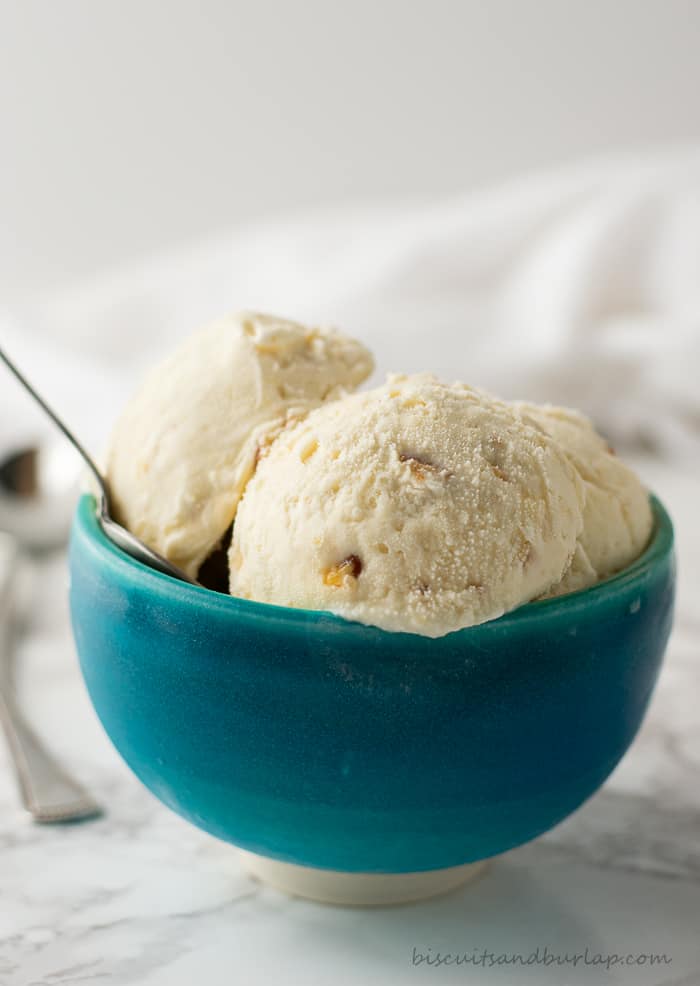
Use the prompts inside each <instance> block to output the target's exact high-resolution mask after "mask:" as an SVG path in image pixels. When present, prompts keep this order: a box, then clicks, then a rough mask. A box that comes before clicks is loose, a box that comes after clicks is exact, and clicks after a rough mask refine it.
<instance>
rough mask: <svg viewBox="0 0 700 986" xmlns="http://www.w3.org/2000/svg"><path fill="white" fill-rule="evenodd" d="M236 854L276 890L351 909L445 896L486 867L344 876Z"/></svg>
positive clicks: (479, 864)
mask: <svg viewBox="0 0 700 986" xmlns="http://www.w3.org/2000/svg"><path fill="white" fill-rule="evenodd" d="M238 854H239V858H240V862H241V864H242V866H243V867H244V869H246V870H247V871H248V872H249V873H251V874H252V875H253V876H254V877H257V878H258V879H259V880H261V881H262V882H263V883H268V884H270V886H271V887H275V888H276V889H277V890H282V891H284V893H287V894H291V896H293V897H308V898H309V899H310V900H317V901H320V902H321V903H323V904H341V905H346V906H352V907H382V906H386V905H387V904H407V903H409V902H411V901H416V900H423V899H425V898H426V897H435V896H437V895H438V894H446V893H447V892H448V891H450V890H454V889H455V888H456V887H459V886H461V885H462V884H463V883H467V882H468V881H469V880H473V879H474V878H475V877H476V876H478V874H479V873H481V872H482V871H483V870H484V868H485V867H486V866H487V865H488V860H479V862H476V863H464V864H463V865H462V866H450V867H448V868H447V869H442V870H425V871H421V872H416V873H346V872H341V871H339V870H320V869H316V868H315V867H312V866H297V865H296V864H294V863H283V862H281V861H280V860H277V859H271V858H270V857H269V856H259V855H258V854H257V853H252V852H247V851H246V850H245V849H239V850H238Z"/></svg>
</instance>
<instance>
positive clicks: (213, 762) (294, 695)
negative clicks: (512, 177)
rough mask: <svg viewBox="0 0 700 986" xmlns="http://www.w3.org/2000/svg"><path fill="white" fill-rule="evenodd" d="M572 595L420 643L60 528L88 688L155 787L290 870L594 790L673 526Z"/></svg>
mask: <svg viewBox="0 0 700 986" xmlns="http://www.w3.org/2000/svg"><path fill="white" fill-rule="evenodd" d="M654 512H655V518H656V520H655V530H654V534H653V537H652V541H651V543H650V545H649V547H648V549H647V550H646V552H645V553H644V555H643V556H642V557H641V558H640V559H639V560H638V561H636V562H635V563H634V564H633V565H631V566H630V567H629V568H628V569H626V570H625V571H624V572H622V573H621V574H620V575H618V576H616V577H614V578H612V579H609V580H608V581H606V582H603V583H600V584H599V585H597V586H594V587H593V588H590V589H587V590H585V591H583V592H578V593H574V594H572V595H569V596H564V597H561V598H558V599H554V600H547V601H543V602H538V603H530V604H529V605H527V606H523V607H521V608H520V609H519V610H517V611H515V612H512V613H509V614H507V615H506V616H503V617H501V618H500V619H498V620H494V621H493V622H491V623H485V624H483V625H481V626H477V627H470V628H468V629H466V630H460V631H458V632H457V633H452V634H449V635H448V636H445V637H442V638H439V639H429V638H427V637H420V636H415V635H412V634H401V633H388V632H386V631H383V630H379V629H376V628H374V627H367V626H362V625H361V624H358V623H350V622H347V621H345V620H342V619H340V618H338V617H334V616H332V615H329V614H327V613H315V612H307V611H305V610H295V609H284V608H280V607H276V606H268V605H264V604H261V603H254V602H249V601H246V600H240V599H235V598H231V597H228V596H225V595H219V594H217V593H215V592H211V591H208V590H206V589H200V588H198V587H193V586H190V585H186V584H184V583H182V582H178V581H175V580H173V579H171V578H169V577H167V576H165V575H161V574H159V573H158V572H155V571H152V570H151V569H148V568H145V567H144V566H143V565H141V564H139V563H138V562H136V561H133V560H132V559H131V558H129V557H127V556H126V555H124V554H123V553H122V552H121V551H120V550H119V549H118V548H115V547H114V546H113V545H112V544H111V543H110V542H109V541H108V540H107V539H106V538H105V537H104V535H103V534H102V532H101V530H100V528H99V526H98V524H97V521H96V518H95V512H94V504H93V501H92V500H91V499H90V498H89V497H84V498H83V500H82V501H81V503H80V505H79V508H78V512H77V515H76V519H75V524H74V528H73V535H72V542H71V553H70V565H71V611H72V619H73V627H74V631H75V639H76V642H77V647H78V653H79V655H80V663H81V666H82V670H83V674H84V676H85V681H86V683H87V687H88V691H89V693H90V696H91V698H92V701H93V703H94V705H95V708H96V710H97V713H98V715H99V717H100V719H101V720H102V723H103V725H104V727H105V729H106V731H107V733H108V734H109V736H110V737H111V739H112V741H113V743H114V745H115V746H116V748H117V750H118V751H119V752H120V753H121V755H122V756H123V757H124V759H125V760H126V762H127V763H128V764H129V766H130V767H131V768H132V770H133V771H134V773H135V774H136V775H137V776H138V777H139V778H140V779H141V780H142V781H143V783H144V784H145V785H146V786H147V787H149V788H150V789H151V791H152V792H153V793H154V794H155V795H156V796H157V797H158V798H160V799H161V800H162V801H163V802H165V804H167V805H169V806H170V807H171V808H172V809H174V810H175V811H177V812H179V813H180V814H181V815H183V816H184V817H185V818H187V819H189V820H190V821H191V822H193V823H194V824H195V825H199V826H200V827H201V828H203V829H206V830H207V831H208V832H211V833H213V834H214V835H216V836H219V837H220V838H222V839H226V840H229V841H230V842H234V843H236V844H237V845H239V846H242V847H244V848H246V849H249V850H252V851H253V852H258V853H263V854H265V855H268V856H272V857H276V858H278V859H282V860H287V861H291V862H295V863H300V864H305V865H309V866H318V867H325V868H330V869H338V870H347V871H355V872H357V871H364V872H381V871H383V872H395V873H396V872H406V871H412V870H426V869H435V868H440V867H445V866H454V865H456V864H459V863H466V862H469V861H471V860H477V859H481V858H484V857H487V856H491V855H494V854H496V853H500V852H502V851H504V850H506V849H509V848H511V847H512V846H516V845H518V844H520V843H522V842H526V841H527V840H528V839H532V838H533V837H534V836H536V835H538V834H539V833H541V832H544V831H546V830H547V829H549V828H551V827H552V826H553V825H556V823H557V822H559V821H560V820H561V819H563V818H565V817H566V816H567V815H568V814H569V813H570V812H572V811H573V810H574V809H575V808H577V807H578V806H579V805H580V804H581V802H582V801H584V800H585V799H586V798H587V797H588V796H589V795H590V794H592V793H593V792H594V791H595V790H596V789H597V788H598V787H599V786H600V785H601V784H602V782H603V781H604V780H605V778H606V777H607V776H608V774H609V773H610V771H611V770H612V769H613V767H614V766H615V765H616V763H617V762H618V761H619V759H620V758H621V757H622V755H623V754H624V752H625V750H626V749H627V747H628V746H629V744H630V742H631V741H632V738H633V737H634V735H635V733H636V731H637V729H638V727H639V725H640V722H641V720H642V717H643V715H644V711H645V709H646V707H647V704H648V702H649V698H650V695H651V692H652V689H653V687H654V682H655V681H656V677H657V674H658V671H659V667H660V664H661V659H662V656H663V652H664V648H665V645H666V641H667V638H668V635H669V631H670V628H671V619H672V610H673V595H674V581H675V569H674V559H673V531H672V527H671V522H670V520H669V518H668V516H667V514H666V512H665V510H664V509H663V507H662V506H661V504H660V503H659V502H658V501H656V500H654Z"/></svg>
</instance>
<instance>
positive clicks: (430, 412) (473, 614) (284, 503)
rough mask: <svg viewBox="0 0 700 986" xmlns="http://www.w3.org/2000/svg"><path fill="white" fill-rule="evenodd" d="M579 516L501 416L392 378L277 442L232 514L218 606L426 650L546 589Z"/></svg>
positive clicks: (524, 432)
mask: <svg viewBox="0 0 700 986" xmlns="http://www.w3.org/2000/svg"><path fill="white" fill-rule="evenodd" d="M583 505H584V495H583V484H582V482H581V480H580V477H579V475H578V473H577V471H576V469H575V468H574V467H573V465H572V464H571V462H570V461H569V459H568V457H567V456H566V455H565V454H564V453H563V452H562V451H561V450H560V448H559V446H558V445H557V443H556V442H554V441H553V440H552V439H551V438H550V437H549V436H548V435H547V434H545V433H544V432H543V431H542V430H541V429H538V428H535V427H530V426H529V425H527V424H524V423H523V422H522V421H520V420H519V419H518V417H517V415H516V414H515V413H514V411H512V409H510V408H509V407H508V406H507V405H505V404H502V403H500V402H496V401H493V400H491V399H490V398H488V397H487V396H485V395H484V394H481V393H479V392H477V391H474V390H471V389H470V388H468V387H465V386H457V385H455V386H448V385H446V384H443V383H441V382H439V381H438V380H436V379H435V378H434V377H431V376H429V375H423V374H421V375H417V376H412V377H394V378H390V379H389V381H388V383H387V384H386V385H385V386H382V387H380V388H378V389H376V390H374V391H369V392H367V393H360V394H355V395H353V396H351V397H347V398H345V399H344V400H342V401H340V402H338V403H335V404H329V405H327V406H324V407H320V408H318V409H317V410H315V411H312V412H311V413H310V414H309V415H308V416H307V417H306V418H305V419H304V420H303V421H301V422H299V423H297V424H295V425H294V426H293V427H292V428H290V429H287V430H285V431H284V432H283V433H282V434H281V435H280V436H279V438H277V440H276V441H275V442H274V444H273V445H272V447H271V449H270V451H269V454H268V455H267V456H266V457H265V458H264V459H263V460H262V461H261V462H260V465H259V466H258V469H257V470H256V473H255V475H254V477H253V478H252V479H251V481H250V482H249V483H248V486H247V488H246V492H245V494H244V496H243V499H242V501H241V504H240V506H239V510H238V515H237V518H236V523H235V526H234V534H233V542H232V544H231V549H230V556H229V557H230V570H231V592H232V593H233V594H234V595H239V596H243V597H246V598H251V599H256V600H259V601H263V602H271V603H278V604H281V605H285V606H300V607H305V608H311V609H320V610H330V611H332V612H334V613H337V614H340V615H342V616H345V617H348V618H350V619H354V620H358V621H360V622H362V623H369V624H374V625H376V626H379V627H382V628H384V629H387V630H397V631H408V632H414V633H420V634H424V635H426V636H434V637H437V636H441V635H442V634H445V633H449V632H450V631H452V630H457V629H459V628H460V627H465V626H469V625H471V624H475V623H481V622H483V621H485V620H490V619H493V618H494V617H497V616H500V615H501V614H502V613H504V612H505V611H506V610H510V609H513V608H514V607H516V606H518V605H520V604H521V603H524V602H526V601H528V600H530V599H532V598H533V597H534V596H537V595H540V594H541V593H543V592H545V591H546V590H547V589H549V587H550V586H551V585H552V584H554V583H556V582H557V581H558V580H559V579H560V578H561V576H562V574H563V572H564V570H565V569H566V568H567V567H568V565H569V562H570V559H571V557H572V555H573V552H574V548H575V546H576V539H577V537H578V535H579V533H580V531H581V525H582V512H583Z"/></svg>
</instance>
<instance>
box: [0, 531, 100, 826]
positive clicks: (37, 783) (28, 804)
mask: <svg viewBox="0 0 700 986" xmlns="http://www.w3.org/2000/svg"><path fill="white" fill-rule="evenodd" d="M20 567H21V559H20V552H19V546H18V544H17V542H16V541H15V539H14V538H12V537H10V535H9V534H3V533H2V532H0V726H2V729H3V731H4V733H5V736H6V738H7V743H8V747H9V750H10V755H11V757H12V762H13V764H14V767H15V773H16V775H17V781H18V784H19V790H20V795H21V798H22V803H23V804H24V807H25V808H26V809H27V811H28V812H29V813H30V814H31V815H32V817H33V818H34V820H35V821H36V822H43V823H52V822H75V821H79V820H81V819H87V818H94V817H96V816H98V815H100V814H101V813H102V809H101V808H100V806H99V804H98V803H97V802H96V801H95V799H94V798H93V797H92V796H91V795H90V794H89V793H88V792H87V791H86V790H85V788H84V787H83V786H82V784H79V783H78V781H76V780H75V779H74V778H73V777H71V775H70V774H69V773H68V772H67V771H66V770H65V769H64V768H63V767H62V766H61V764H59V763H58V761H57V760H56V758H55V757H53V756H52V755H51V754H50V753H49V751H48V750H47V749H46V747H45V746H44V744H43V743H42V741H41V740H40V739H39V737H38V736H37V734H36V733H35V732H34V730H33V729H32V727H31V726H30V725H29V723H28V722H27V720H26V719H25V717H24V714H23V712H22V709H21V708H20V705H19V703H18V701H17V698H16V696H15V690H14V674H13V671H14V662H13V657H14V652H15V646H14V645H15V640H14V637H15V630H16V622H17V620H16V617H17V613H16V609H17V598H16V597H17V593H16V592H15V586H16V582H17V578H18V569H19V568H20ZM21 574H22V573H21V572H19V576H20V578H21Z"/></svg>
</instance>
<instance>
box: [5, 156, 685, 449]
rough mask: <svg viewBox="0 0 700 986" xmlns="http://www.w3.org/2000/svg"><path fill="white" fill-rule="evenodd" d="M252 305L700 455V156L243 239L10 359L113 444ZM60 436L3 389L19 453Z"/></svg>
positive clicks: (103, 292) (105, 282) (73, 320)
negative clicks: (143, 378) (160, 361)
mask: <svg viewBox="0 0 700 986" xmlns="http://www.w3.org/2000/svg"><path fill="white" fill-rule="evenodd" d="M243 307H249V308H260V309H262V310H267V311H272V312H275V313H278V314H282V315H289V316H292V317H297V318H299V319H301V320H309V321H311V322H316V323H319V322H320V323H330V324H335V325H337V326H338V327H340V328H343V329H345V330H346V331H348V332H350V333H353V334H355V335H357V336H358V337H360V338H362V339H363V340H365V341H366V342H367V343H368V344H369V346H370V347H371V348H372V349H373V350H374V352H375V353H376V355H377V363H378V376H381V375H383V373H384V372H386V371H388V370H397V371H416V370H422V369H427V370H432V371H434V372H436V373H439V374H441V375H443V376H445V377H446V378H448V379H449V378H461V379H464V380H465V381H467V382H469V383H473V384H475V385H478V386H481V387H485V388H487V389H491V390H493V391H494V392H496V393H498V394H499V395H501V396H503V397H513V398H515V397H522V398H534V399H540V400H549V401H552V402H555V403H566V404H571V405H574V406H577V407H581V408H583V409H585V410H586V411H587V412H588V413H589V414H591V415H592V416H593V417H594V418H595V419H596V421H597V422H598V424H599V426H600V427H601V428H602V429H603V430H604V431H605V432H606V433H607V434H608V435H609V437H610V438H611V439H612V440H613V441H614V442H616V443H620V444H627V445H634V444H635V443H637V444H643V445H645V446H647V447H648V446H650V445H651V446H653V447H654V448H657V449H658V450H659V451H660V452H661V453H662V454H664V455H666V456H669V457H673V456H685V457H687V456H689V455H693V454H697V452H698V450H700V386H699V382H698V377H699V374H700V149H697V150H695V149H686V150H683V151H675V152H668V153H664V154H657V155H653V156H648V157H639V156H617V157H615V158H610V159H606V160H603V161H598V162H593V163H591V164H588V165H585V166H581V167H579V168H576V169H570V170H566V171H561V172H557V173H550V174H546V175H542V176H535V177H529V178H526V179H523V180H522V181H519V182H516V183H511V184H509V185H506V186H502V187H498V188H494V189H489V190H484V191H479V192H474V193H470V194H469V195H465V196H464V197H461V198H453V199H449V200H446V201H439V202H435V203H429V204H420V205H412V206H401V207H399V206H392V207H371V208H369V207H363V208H359V207H353V208H351V207H345V208H343V209H339V210H337V211H335V212H334V213H328V212H325V213H323V214H319V215H311V216H309V215H306V216H300V217H297V218H293V219H289V218H288V219H286V220H284V221H279V222H266V223H264V224H259V225H255V226H251V227H248V228H242V229H238V230H237V231H236V232H235V233H233V234H231V235H224V236H220V237H218V238H216V239H213V240H211V241H209V242H206V243H200V244H197V245H195V246H190V247H187V248H182V249H179V250H177V251H173V252H171V253H170V254H168V255H167V256H163V257H160V258H153V259H150V260H146V261H143V262H139V263H135V264H133V265H132V266H131V267H130V268H129V269H124V270H122V271H119V272H116V273H114V274H111V275H108V276H103V277H101V278H98V279H96V280H95V281H93V282H92V283H91V284H90V285H88V286H81V287H80V288H77V289H75V290H73V291H71V292H68V293H66V294H64V295H63V296H62V297H60V298H57V299H54V300H52V302H51V303H50V304H44V305H42V306H36V307H34V308H32V309H27V310H24V311H22V312H13V313H5V315H4V316H2V318H0V345H2V346H4V347H5V348H6V349H7V350H8V351H11V352H13V353H14V354H15V355H16V357H17V359H18V360H21V362H22V365H23V366H24V367H25V369H26V370H27V371H28V372H30V373H31V374H32V376H33V377H34V379H35V380H36V381H37V383H39V384H40V385H41V386H42V387H43V388H44V389H45V391H46V393H47V394H48V395H50V396H51V398H52V399H53V400H54V402H55V404H56V405H57V406H58V407H61V408H62V409H63V410H64V412H65V413H66V415H67V417H68V418H69V419H70V420H71V421H72V423H73V424H74V425H75V426H76V428H79V429H80V430H81V431H82V432H83V433H85V434H86V435H87V437H88V439H89V440H90V441H91V442H93V443H95V445H97V446H99V444H100V441H101V436H102V435H104V432H105V430H106V428H107V427H108V425H109V422H110V420H111V418H112V417H113V415H114V413H115V410H116V409H117V408H118V406H119V404H120V402H121V401H122V400H123V399H124V396H125V394H126V393H127V392H128V391H129V389H131V388H133V386H134V384H135V382H136V381H137V379H138V377H139V375H140V374H141V372H142V371H143V369H144V367H145V366H147V365H148V364H149V363H151V362H152V361H153V360H154V359H155V358H157V357H158V355H160V354H162V353H165V352H167V351H168V350H169V349H170V348H171V347H172V346H173V344H174V343H175V342H176V341H177V339H179V338H181V337H182V336H184V335H185V334H187V333H188V332H189V331H191V330H192V329H193V328H194V327H195V326H197V325H198V324H199V323H201V322H203V321H206V320H207V319H209V318H211V317H214V316H216V315H219V314H222V313H224V312H227V311H230V310H233V309H236V308H243ZM41 427H42V424H41V422H40V419H39V417H38V416H37V415H35V414H34V413H33V412H32V411H31V410H30V408H29V405H28V403H27V402H26V399H25V398H24V397H23V395H21V394H20V393H19V391H18V390H17V389H16V388H15V386H14V385H13V384H12V382H11V381H10V380H9V378H7V377H6V376H4V375H2V374H0V448H1V447H7V446H8V445H18V444H21V443H22V442H24V441H25V440H28V439H30V438H31V437H32V436H33V434H34V433H35V432H36V431H37V430H38V429H41Z"/></svg>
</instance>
